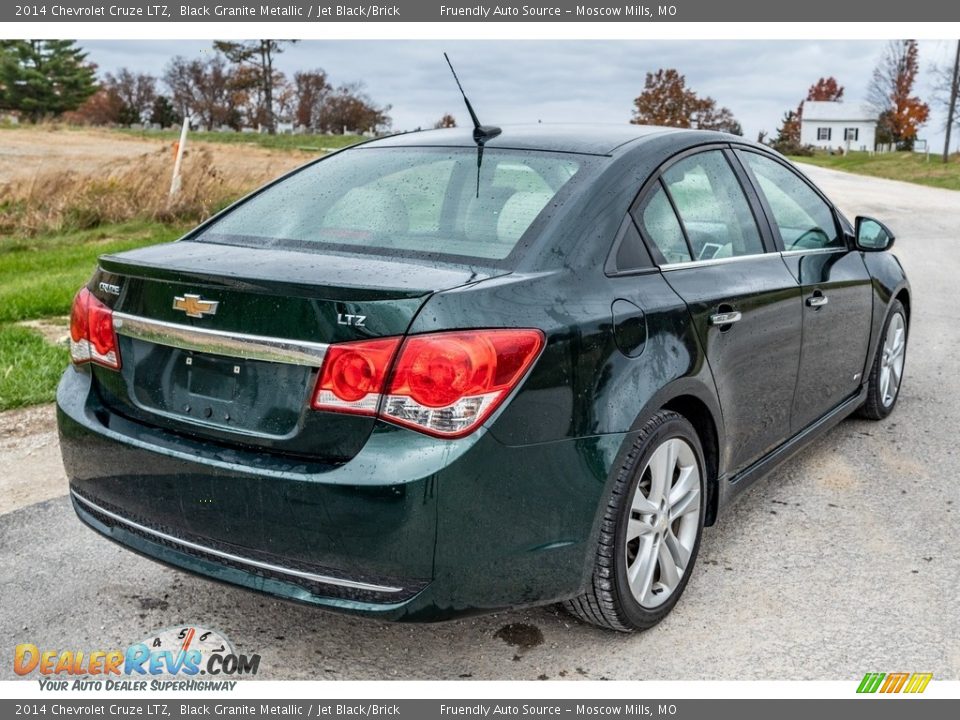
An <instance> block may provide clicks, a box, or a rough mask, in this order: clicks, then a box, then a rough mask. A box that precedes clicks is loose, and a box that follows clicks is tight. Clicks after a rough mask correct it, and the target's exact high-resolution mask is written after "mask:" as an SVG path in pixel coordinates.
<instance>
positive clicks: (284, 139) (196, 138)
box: [117, 129, 367, 152]
mask: <svg viewBox="0 0 960 720" xmlns="http://www.w3.org/2000/svg"><path fill="white" fill-rule="evenodd" d="M117 132H119V133H122V134H124V135H127V136H129V137H135V138H140V139H144V140H164V141H167V142H173V141H174V140H179V139H180V131H179V130H129V129H121V130H117ZM364 140H367V138H364V137H361V136H359V135H291V134H280V135H266V134H262V135H261V134H260V133H239V132H199V131H198V132H191V133H190V134H189V136H188V137H187V146H188V147H189V144H190V143H191V142H210V143H224V144H227V145H256V146H257V147H262V148H267V149H268V150H310V151H328V152H329V151H330V150H339V149H340V148H343V147H347V146H348V145H355V144H356V143H358V142H363V141H364Z"/></svg>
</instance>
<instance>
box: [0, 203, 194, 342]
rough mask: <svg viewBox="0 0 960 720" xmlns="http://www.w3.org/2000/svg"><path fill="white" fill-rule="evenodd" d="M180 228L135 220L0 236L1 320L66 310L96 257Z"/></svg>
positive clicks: (175, 232)
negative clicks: (48, 232) (21, 236)
mask: <svg viewBox="0 0 960 720" xmlns="http://www.w3.org/2000/svg"><path fill="white" fill-rule="evenodd" d="M182 231H183V229H182V228H177V227H171V226H169V225H164V224H161V223H156V222H143V221H134V222H128V223H123V224H121V225H105V226H101V227H99V228H96V229H94V230H83V231H77V232H71V233H66V234H63V235H53V236H39V237H35V238H25V239H17V238H0V324H2V323H9V322H17V321H19V320H30V319H34V318H42V317H49V316H51V315H65V314H67V313H69V312H70V302H71V301H72V299H73V296H74V294H75V293H76V292H77V288H79V287H80V286H81V285H83V284H84V283H85V282H86V281H87V280H88V279H89V278H90V275H91V274H92V273H93V271H94V269H95V268H96V265H97V258H98V257H99V256H100V255H103V254H104V253H111V252H121V251H123V250H131V249H133V248H136V247H141V246H143V245H153V244H155V243H159V242H166V241H169V240H173V239H175V238H176V237H178V236H179V235H180V234H181V233H182Z"/></svg>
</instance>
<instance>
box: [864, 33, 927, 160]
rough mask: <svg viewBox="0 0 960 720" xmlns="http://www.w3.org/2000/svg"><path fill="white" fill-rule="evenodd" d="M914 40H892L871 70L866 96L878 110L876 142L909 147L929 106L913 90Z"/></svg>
mask: <svg viewBox="0 0 960 720" xmlns="http://www.w3.org/2000/svg"><path fill="white" fill-rule="evenodd" d="M918 56H919V48H918V47H917V41H916V40H892V41H891V42H890V43H889V44H888V45H887V47H886V49H885V50H884V51H883V55H882V56H881V57H880V62H879V63H878V64H877V67H876V69H875V70H874V71H873V80H872V81H871V82H870V88H869V94H868V98H869V101H870V104H871V105H872V106H873V107H874V109H875V110H876V111H877V112H878V114H879V116H880V117H879V120H878V123H877V142H878V143H893V144H895V145H896V146H897V149H898V150H912V149H913V144H914V142H915V141H916V139H917V131H918V130H919V129H920V127H921V126H922V125H923V124H924V123H925V122H926V121H927V119H928V118H929V117H930V106H929V105H927V104H926V103H925V102H923V101H921V100H920V98H919V97H917V96H916V95H914V94H913V85H914V83H915V82H916V80H917V73H918V72H919V70H920V62H919V57H918Z"/></svg>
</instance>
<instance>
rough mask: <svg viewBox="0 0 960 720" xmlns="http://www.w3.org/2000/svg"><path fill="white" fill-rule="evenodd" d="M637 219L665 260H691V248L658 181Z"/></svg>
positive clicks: (667, 261)
mask: <svg viewBox="0 0 960 720" xmlns="http://www.w3.org/2000/svg"><path fill="white" fill-rule="evenodd" d="M636 221H637V224H638V225H639V226H640V229H641V230H642V231H643V233H644V235H646V237H647V238H648V239H649V240H650V241H651V242H652V243H653V244H654V245H656V247H657V249H658V250H659V251H660V254H661V255H662V256H663V260H664V262H666V263H667V264H670V263H680V262H690V249H689V248H688V247H687V241H686V239H685V238H684V237H683V230H682V229H681V228H680V222H679V221H678V220H677V216H676V213H674V212H673V207H672V206H671V205H670V200H669V199H668V198H667V194H666V193H665V192H664V191H663V185H661V184H660V183H657V187H656V190H654V192H653V194H652V195H650V197H649V198H647V202H646V203H645V204H644V206H643V208H642V209H641V210H640V212H639V213H638V216H637V217H636Z"/></svg>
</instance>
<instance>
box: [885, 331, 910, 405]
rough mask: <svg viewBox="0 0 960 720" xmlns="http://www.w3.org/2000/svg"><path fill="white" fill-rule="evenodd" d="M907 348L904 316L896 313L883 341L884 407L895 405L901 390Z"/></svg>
mask: <svg viewBox="0 0 960 720" xmlns="http://www.w3.org/2000/svg"><path fill="white" fill-rule="evenodd" d="M906 348H907V333H906V323H905V322H904V320H903V315H901V314H900V313H896V314H895V315H894V316H893V317H891V318H890V323H889V325H887V335H886V337H885V338H884V340H883V349H882V350H881V352H882V353H883V355H882V356H881V358H880V401H881V402H882V403H883V406H884V407H890V406H891V405H893V401H894V400H896V399H897V392H898V391H899V390H900V378H901V377H903V361H904V355H905V350H906Z"/></svg>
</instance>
